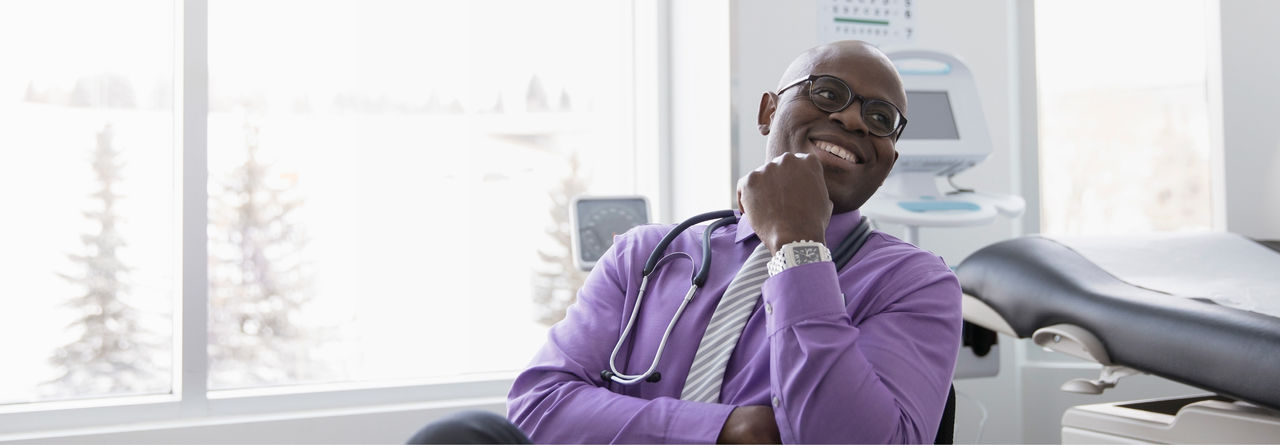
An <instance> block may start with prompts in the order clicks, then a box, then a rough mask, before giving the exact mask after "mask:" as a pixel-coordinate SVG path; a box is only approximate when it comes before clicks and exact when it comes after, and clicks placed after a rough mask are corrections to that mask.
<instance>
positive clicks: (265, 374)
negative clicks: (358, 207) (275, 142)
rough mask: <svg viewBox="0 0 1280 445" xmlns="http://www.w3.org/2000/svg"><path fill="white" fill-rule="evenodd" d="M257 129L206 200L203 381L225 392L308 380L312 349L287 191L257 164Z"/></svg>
mask: <svg viewBox="0 0 1280 445" xmlns="http://www.w3.org/2000/svg"><path fill="white" fill-rule="evenodd" d="M258 133H259V127H258V125H256V124H253V123H248V122H246V124H245V149H246V155H247V156H246V158H245V162H244V164H241V165H240V166H239V167H238V168H236V169H235V170H234V171H233V172H231V174H230V175H228V177H227V178H226V179H225V180H224V181H223V183H222V187H221V190H220V192H219V193H214V194H213V195H212V198H213V199H212V203H211V206H210V211H209V225H210V227H209V237H210V238H209V266H210V267H209V299H210V310H209V381H210V386H211V387H213V388H232V387H243V386H258V385H270V384H281V383H296V382H300V381H307V380H313V379H315V378H317V377H319V376H322V375H323V374H324V371H323V369H324V368H323V366H322V365H321V364H320V363H317V362H316V361H315V360H313V359H312V353H311V352H312V351H311V349H312V347H313V346H314V345H315V344H316V341H315V338H314V337H313V334H314V332H313V331H312V330H311V329H307V328H304V327H303V325H302V324H301V322H300V320H299V319H300V315H301V313H302V310H303V308H304V307H305V306H306V304H307V303H308V301H310V300H311V298H312V296H313V293H312V286H311V276H310V273H309V270H308V267H307V264H305V263H304V262H303V260H302V257H301V252H302V250H303V248H304V247H305V246H306V243H307V239H306V236H305V234H304V233H303V230H302V227H301V226H300V225H299V224H298V223H297V222H296V221H294V219H295V216H294V211H295V210H297V209H298V207H299V206H301V205H302V200H301V199H298V198H297V197H296V196H294V193H293V192H294V184H293V183H291V182H290V181H288V180H286V179H284V178H282V177H281V176H280V175H276V176H274V177H273V176H272V174H271V165H270V164H269V163H268V162H265V161H263V160H262V159H260V155H261V152H260V150H259V143H258Z"/></svg>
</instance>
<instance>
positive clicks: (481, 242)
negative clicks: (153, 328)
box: [209, 0, 636, 389]
mask: <svg viewBox="0 0 1280 445" xmlns="http://www.w3.org/2000/svg"><path fill="white" fill-rule="evenodd" d="M630 11H631V9H630V5H629V4H627V3H626V2H619V1H611V2H600V1H594V0H561V1H554V2H526V1H501V2H419V1H372V2H368V1H359V2H356V1H350V2H324V3H316V2H309V1H247V0H226V1H217V2H211V3H210V5H209V19H210V20H209V71H210V76H209V77H210V92H211V94H210V110H209V171H210V184H209V196H210V200H209V214H210V224H209V233H210V261H211V263H210V302H211V305H212V306H211V309H210V326H209V332H210V344H209V351H210V357H209V360H210V364H209V366H210V373H209V387H210V388H211V389H226V388H239V387H252V386H262V385H278V384H292V383H300V382H316V381H366V380H387V379H408V378H417V377H436V376H449V375H460V374H471V373H482V372H492V371H511V370H518V369H520V368H521V367H523V366H524V365H525V364H526V363H527V362H528V360H529V358H530V357H532V354H533V352H534V351H536V349H537V347H538V346H539V345H540V344H541V343H542V340H543V338H544V337H545V329H546V323H547V322H551V321H554V320H555V319H556V312H557V310H562V306H563V303H564V302H563V301H557V300H556V299H555V298H552V297H553V296H552V294H555V293H558V294H560V295H559V298H560V299H561V300H562V299H563V294H565V293H567V294H568V295H572V294H573V293H574V292H576V290H577V289H576V287H577V283H562V285H561V286H560V287H561V288H556V285H555V284H554V283H550V284H544V282H545V281H546V280H548V279H551V280H552V281H557V280H558V281H565V280H563V279H561V277H562V276H563V275H565V274H576V275H581V274H580V273H576V272H575V271H573V270H571V269H569V270H566V269H565V268H564V266H565V265H568V264H569V261H568V258H569V257H568V256H567V249H563V248H564V247H565V246H563V245H557V241H558V242H559V243H560V244H563V242H564V241H565V240H566V239H560V240H556V239H554V236H552V235H550V234H548V229H549V227H550V226H552V224H553V223H554V221H553V220H552V212H560V213H562V214H563V215H567V207H566V206H565V204H567V202H568V198H571V195H573V194H578V193H588V192H590V193H596V194H624V193H626V194H629V193H635V175H636V173H635V172H634V171H633V170H632V169H631V168H629V167H627V166H628V165H630V164H631V159H632V156H633V151H634V147H633V143H632V142H631V141H632V140H633V138H632V136H631V134H632V131H633V130H632V124H631V122H632V121H633V116H632V112H631V109H632V102H633V99H632V97H631V95H632V91H633V85H632V80H631V78H632V71H633V68H632V62H631V60H632V54H631V52H630V48H631V43H630V41H629V40H630V38H631V29H630V27H629V26H619V24H626V23H629V20H630V19H629V16H628V15H629V14H630ZM283 24H287V26H288V28H287V29H288V32H281V27H282V25H283ZM574 162H576V163H577V164H578V165H580V167H577V168H571V167H570V166H571V165H574ZM562 221H563V220H562ZM539 250H541V251H542V252H543V253H545V254H547V255H550V256H553V257H554V256H556V255H559V254H560V252H562V251H563V252H564V253H565V254H566V256H564V257H563V258H564V261H557V260H555V259H550V260H544V259H543V258H540V257H539ZM569 281H572V280H569ZM536 297H542V300H541V301H540V302H535V298H536ZM538 311H549V313H548V314H546V315H544V316H541V317H539V316H538ZM539 318H541V319H542V321H543V322H542V323H540V322H539ZM498 327H501V328H498Z"/></svg>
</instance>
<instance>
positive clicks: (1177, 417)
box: [1062, 396, 1280, 444]
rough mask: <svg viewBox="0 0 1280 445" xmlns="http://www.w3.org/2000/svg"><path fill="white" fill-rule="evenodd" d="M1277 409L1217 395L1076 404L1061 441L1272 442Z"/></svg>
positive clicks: (1279, 421) (1277, 430)
mask: <svg viewBox="0 0 1280 445" xmlns="http://www.w3.org/2000/svg"><path fill="white" fill-rule="evenodd" d="M1277 440H1280V412H1277V411H1275V410H1271V409H1267V408H1261V407H1258V406H1255V405H1250V404H1247V403H1242V402H1234V403H1233V402H1230V401H1227V400H1226V399H1223V398H1220V397H1217V396H1199V397H1179V398H1169V399H1155V400H1144V401H1137V402H1133V401H1130V402H1116V403H1103V404H1096V405H1080V406H1074V407H1071V408H1070V409H1068V410H1067V412H1066V413H1065V414H1063V416H1062V443H1063V444H1080V443H1107V444H1135V443H1275V442H1276V441H1277Z"/></svg>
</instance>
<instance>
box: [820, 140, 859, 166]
mask: <svg viewBox="0 0 1280 445" xmlns="http://www.w3.org/2000/svg"><path fill="white" fill-rule="evenodd" d="M809 141H810V142H813V145H814V146H815V147H817V148H818V150H821V151H825V152H827V153H830V154H831V155H833V156H835V157H837V158H840V159H843V160H845V161H846V162H849V163H851V164H855V165H857V164H865V163H867V160H866V159H865V158H863V157H862V156H859V155H858V154H855V153H854V151H853V150H850V149H847V148H844V147H841V146H839V145H836V144H834V143H832V142H828V141H822V140H815V139H810V140H809Z"/></svg>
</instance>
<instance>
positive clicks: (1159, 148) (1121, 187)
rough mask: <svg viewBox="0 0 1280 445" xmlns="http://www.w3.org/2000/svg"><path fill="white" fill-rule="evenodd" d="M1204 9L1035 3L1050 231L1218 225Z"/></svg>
mask: <svg viewBox="0 0 1280 445" xmlns="http://www.w3.org/2000/svg"><path fill="white" fill-rule="evenodd" d="M1207 7H1208V5H1206V4H1205V1H1204V0H1176V1H1155V0H1145V1H1127V2H1109V1H1100V0H1088V1H1076V2H1037V3H1036V9H1035V15H1036V18H1035V20H1036V24H1035V29H1036V63H1037V65H1038V66H1037V73H1038V80H1037V82H1038V85H1039V90H1040V91H1039V94H1040V97H1039V100H1040V167H1041V168H1040V175H1041V176H1040V178H1041V179H1040V180H1041V193H1042V195H1041V196H1042V199H1041V202H1042V208H1043V210H1042V211H1043V213H1042V221H1043V223H1042V230H1043V232H1045V233H1048V234H1058V235H1062V234H1072V235H1097V234H1121V233H1128V232H1145V231H1168V230H1187V229H1207V228H1209V227H1210V224H1211V217H1212V215H1211V213H1210V212H1211V209H1212V206H1211V201H1210V199H1211V198H1210V196H1211V192H1210V184H1209V172H1210V168H1209V135H1208V134H1209V125H1208V100H1207V97H1208V92H1207V87H1206V71H1207V68H1206V63H1207V54H1206V42H1207V33H1206V23H1205V18H1204V17H1206V14H1205V10H1206V8H1207ZM1144 17H1149V18H1150V19H1139V18H1144ZM1156 17H1158V18H1156Z"/></svg>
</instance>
